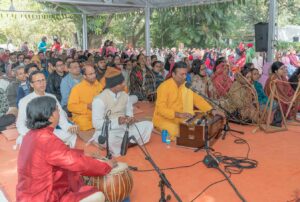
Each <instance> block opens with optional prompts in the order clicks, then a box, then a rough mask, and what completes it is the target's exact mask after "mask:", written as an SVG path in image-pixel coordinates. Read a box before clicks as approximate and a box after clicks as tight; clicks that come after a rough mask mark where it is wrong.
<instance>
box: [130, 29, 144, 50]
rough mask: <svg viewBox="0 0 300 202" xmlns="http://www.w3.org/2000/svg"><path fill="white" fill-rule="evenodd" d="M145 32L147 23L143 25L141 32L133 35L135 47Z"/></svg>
mask: <svg viewBox="0 0 300 202" xmlns="http://www.w3.org/2000/svg"><path fill="white" fill-rule="evenodd" d="M144 33H145V24H144V25H143V26H142V27H141V29H140V30H139V32H138V33H137V34H136V35H134V36H133V37H132V45H133V48H135V47H136V43H137V42H138V40H139V39H140V38H141V36H142V35H143V34H144Z"/></svg>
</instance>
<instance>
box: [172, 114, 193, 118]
mask: <svg viewBox="0 0 300 202" xmlns="http://www.w3.org/2000/svg"><path fill="white" fill-rule="evenodd" d="M175 117H176V118H181V119H190V118H192V117H193V115H192V114H190V113H185V112H184V113H180V112H175Z"/></svg>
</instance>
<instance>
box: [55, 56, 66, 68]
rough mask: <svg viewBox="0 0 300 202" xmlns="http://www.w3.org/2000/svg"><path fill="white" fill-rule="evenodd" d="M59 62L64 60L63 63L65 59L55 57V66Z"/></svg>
mask: <svg viewBox="0 0 300 202" xmlns="http://www.w3.org/2000/svg"><path fill="white" fill-rule="evenodd" d="M57 62H62V63H64V61H63V60H62V59H60V58H56V59H55V66H56V65H57Z"/></svg>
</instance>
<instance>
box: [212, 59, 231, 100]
mask: <svg viewBox="0 0 300 202" xmlns="http://www.w3.org/2000/svg"><path fill="white" fill-rule="evenodd" d="M225 68H228V65H227V64H225V63H221V64H219V65H218V66H217V67H216V71H215V73H214V74H213V75H212V76H211V80H212V83H213V85H214V87H215V90H216V96H217V98H221V97H223V96H225V95H226V94H227V92H228V91H229V89H230V87H231V85H232V83H233V82H232V80H231V79H230V77H229V76H228V75H225V74H224V70H225Z"/></svg>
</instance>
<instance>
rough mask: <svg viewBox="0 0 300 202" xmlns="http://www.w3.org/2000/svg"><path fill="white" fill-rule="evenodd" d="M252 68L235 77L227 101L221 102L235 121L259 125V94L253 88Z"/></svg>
mask: <svg viewBox="0 0 300 202" xmlns="http://www.w3.org/2000/svg"><path fill="white" fill-rule="evenodd" d="M251 70H252V69H251V68H246V69H243V70H242V71H241V73H237V74H236V75H235V81H234V82H233V84H232V86H231V88H230V90H229V92H228V93H227V94H226V96H225V100H220V103H221V105H222V106H223V107H224V108H225V109H227V111H228V112H230V113H231V114H232V116H233V117H235V119H233V120H242V121H243V122H247V123H258V119H259V104H258V99H257V94H256V91H255V89H254V88H253V86H252V84H251V82H252V73H251Z"/></svg>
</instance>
